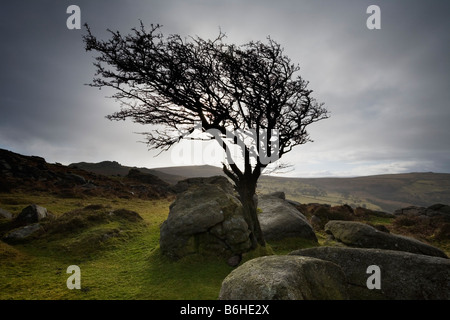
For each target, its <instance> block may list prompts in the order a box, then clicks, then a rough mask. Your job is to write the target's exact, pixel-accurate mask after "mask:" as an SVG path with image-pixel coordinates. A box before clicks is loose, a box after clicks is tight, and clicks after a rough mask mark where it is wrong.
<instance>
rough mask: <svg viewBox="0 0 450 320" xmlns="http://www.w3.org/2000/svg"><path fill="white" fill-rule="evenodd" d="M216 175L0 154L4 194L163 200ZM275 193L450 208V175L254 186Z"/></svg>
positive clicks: (389, 208) (371, 205) (272, 180)
mask: <svg viewBox="0 0 450 320" xmlns="http://www.w3.org/2000/svg"><path fill="white" fill-rule="evenodd" d="M130 170H132V171H131V173H132V175H130ZM214 175H224V174H223V172H222V169H221V168H219V167H214V166H209V165H203V166H184V167H163V168H153V169H148V168H136V167H127V166H123V165H121V164H119V163H118V162H116V161H103V162H99V163H87V162H80V163H73V164H71V165H69V166H62V165H59V164H48V163H46V162H45V160H44V159H43V158H40V157H26V156H22V155H19V154H15V153H12V152H10V151H6V150H1V149H0V176H2V181H1V182H0V191H2V190H3V191H8V189H10V188H11V186H15V187H16V188H17V187H20V188H22V189H23V188H28V189H30V190H31V189H33V190H35V191H36V190H37V191H38V190H42V191H44V190H45V191H50V192H56V193H60V194H64V193H67V194H68V195H70V193H71V192H75V193H77V192H82V193H98V192H105V194H107V193H108V192H109V193H111V192H112V193H111V194H114V193H117V194H119V193H120V194H121V196H125V195H127V194H128V195H133V194H137V195H139V194H142V192H147V193H149V194H154V195H157V194H161V195H163V194H165V192H166V191H164V190H167V186H168V185H174V184H176V183H177V182H178V181H180V180H183V179H186V178H192V177H209V176H214ZM80 177H81V179H80ZM88 182H91V183H88ZM142 185H146V187H142ZM94 186H95V188H94ZM149 186H151V187H149ZM74 187H75V189H74ZM150 189H151V191H149V190H150ZM74 190H75V191H74ZM111 190H112V191H111ZM275 191H284V192H285V194H286V196H287V197H288V198H289V199H292V200H295V201H298V202H300V203H305V204H306V203H325V204H331V205H340V204H349V205H351V206H353V207H366V208H368V209H372V210H380V211H386V212H393V211H394V210H396V209H399V208H403V207H407V206H413V205H414V206H423V207H428V206H430V205H433V204H436V203H444V204H448V203H450V174H447V173H431V172H425V173H418V172H416V173H404V174H389V175H375V176H366V177H355V178H285V177H275V176H262V177H261V178H260V180H259V181H258V192H259V193H271V192H275Z"/></svg>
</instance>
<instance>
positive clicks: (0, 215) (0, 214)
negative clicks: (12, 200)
mask: <svg viewBox="0 0 450 320" xmlns="http://www.w3.org/2000/svg"><path fill="white" fill-rule="evenodd" d="M12 217H13V216H12V214H11V212H9V211H7V210H5V209H1V208H0V219H7V220H11V219H12Z"/></svg>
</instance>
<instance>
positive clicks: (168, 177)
mask: <svg viewBox="0 0 450 320" xmlns="http://www.w3.org/2000/svg"><path fill="white" fill-rule="evenodd" d="M69 168H78V169H82V170H85V171H89V172H94V173H97V174H101V175H104V176H126V175H127V174H128V172H129V171H130V170H131V169H137V170H139V171H140V172H142V173H145V174H152V175H154V176H156V177H158V178H160V179H161V180H163V181H165V182H167V183H169V184H176V183H177V182H178V181H180V180H183V179H186V178H189V177H190V176H188V175H183V174H177V173H175V171H174V172H171V173H169V172H170V171H169V172H167V171H166V170H159V169H158V170H155V169H148V168H136V167H128V166H123V165H121V164H119V163H118V162H117V161H102V162H98V163H89V162H78V163H71V164H69ZM162 169H164V168H162ZM178 171H179V172H181V173H182V172H183V170H178Z"/></svg>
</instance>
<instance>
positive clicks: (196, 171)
mask: <svg viewBox="0 0 450 320" xmlns="http://www.w3.org/2000/svg"><path fill="white" fill-rule="evenodd" d="M154 170H155V171H159V172H163V173H166V174H170V175H175V176H184V177H186V178H195V177H211V176H224V175H225V173H223V171H222V168H219V167H214V166H209V165H203V166H185V167H164V168H154Z"/></svg>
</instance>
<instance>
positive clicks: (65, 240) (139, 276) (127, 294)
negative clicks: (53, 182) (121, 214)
mask: <svg viewBox="0 0 450 320" xmlns="http://www.w3.org/2000/svg"><path fill="white" fill-rule="evenodd" d="M172 201H173V199H164V200H139V199H133V200H125V199H112V200H111V199H105V198H89V199H63V198H58V197H54V196H48V195H39V194H34V195H27V194H15V195H12V194H0V207H1V208H3V209H6V210H8V211H10V212H11V213H13V214H18V213H19V212H20V211H21V210H22V209H23V208H24V207H26V206H27V205H29V204H31V203H37V204H39V205H41V206H43V207H46V208H48V210H49V211H51V212H52V213H53V214H55V215H56V216H61V215H62V214H63V213H65V212H70V211H73V210H80V209H82V208H84V207H86V206H89V205H93V204H95V205H99V206H94V207H99V208H100V209H98V210H97V211H96V214H97V215H99V214H102V213H105V214H106V212H110V211H112V210H116V209H119V208H127V209H129V210H133V211H135V212H138V213H139V214H140V216H142V218H143V222H142V223H131V222H129V221H122V220H117V219H116V220H111V219H109V220H108V219H107V220H104V221H103V220H102V221H100V222H101V223H100V222H98V221H93V222H92V221H89V215H86V216H85V217H83V216H82V218H81V219H82V221H81V222H78V223H79V224H81V225H83V226H84V227H83V228H81V229H77V228H76V227H73V223H72V224H71V223H67V224H66V225H64V228H65V229H64V230H66V229H67V228H68V227H67V225H69V226H72V227H73V228H74V230H70V236H69V237H68V236H61V234H58V233H57V232H56V233H54V234H52V232H51V231H49V232H47V234H49V235H48V236H47V235H46V236H44V237H40V238H36V239H33V240H32V241H27V242H25V243H18V244H14V245H9V244H6V243H4V242H0V299H20V300H22V299H39V300H46V299H51V300H59V299H77V300H83V299H100V300H114V299H120V300H139V299H142V300H147V299H153V300H177V299H194V300H195V299H201V300H208V299H217V297H218V294H219V291H220V286H221V283H222V280H223V279H224V278H225V277H226V276H227V275H228V273H230V272H231V270H232V268H231V267H229V266H228V265H227V264H226V263H225V262H224V261H223V260H219V259H218V258H217V259H216V258H212V257H209V258H206V257H202V256H200V255H192V256H189V257H186V258H184V259H181V260H179V261H171V260H169V259H167V258H166V257H165V256H163V255H162V254H161V252H160V249H159V227H160V224H161V223H162V222H163V221H164V220H165V219H166V218H167V215H168V212H169V205H170V203H171V202H172ZM87 212H88V213H89V210H87ZM105 216H106V215H105ZM60 227H61V226H60ZM61 228H62V227H61ZM114 230H120V231H122V232H121V233H120V236H119V237H111V238H109V239H107V240H105V241H102V240H101V239H103V238H102V236H103V235H105V234H109V233H111V232H112V231H114ZM116 233H117V232H116ZM258 250H259V251H258V252H253V253H249V254H247V255H246V256H245V257H244V260H245V259H246V260H249V259H251V258H253V257H255V256H258V255H261V254H272V253H273V252H271V251H270V252H269V253H268V252H267V251H268V250H270V249H266V250H264V249H258ZM70 265H78V266H79V267H80V270H81V290H69V289H68V288H67V286H66V281H67V279H68V277H69V276H70V275H71V274H67V273H66V270H67V267H68V266H70Z"/></svg>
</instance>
